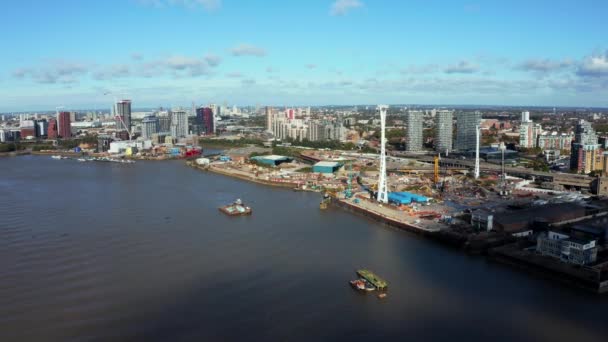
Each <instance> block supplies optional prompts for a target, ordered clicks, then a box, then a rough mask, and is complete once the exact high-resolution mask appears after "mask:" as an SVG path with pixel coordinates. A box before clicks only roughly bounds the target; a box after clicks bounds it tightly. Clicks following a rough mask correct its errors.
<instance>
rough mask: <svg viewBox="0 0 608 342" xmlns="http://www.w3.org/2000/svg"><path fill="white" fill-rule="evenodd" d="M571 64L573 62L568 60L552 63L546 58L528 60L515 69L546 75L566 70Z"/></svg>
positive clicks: (552, 61)
mask: <svg viewBox="0 0 608 342" xmlns="http://www.w3.org/2000/svg"><path fill="white" fill-rule="evenodd" d="M573 64H574V62H573V61H571V60H569V59H565V60H563V61H554V60H551V59H548V58H545V59H529V60H526V61H524V62H523V63H521V64H520V65H518V66H517V69H519V70H524V71H532V72H538V73H548V72H552V71H558V70H562V69H565V68H568V67H570V66H572V65H573Z"/></svg>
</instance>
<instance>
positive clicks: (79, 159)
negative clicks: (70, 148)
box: [77, 158, 87, 162]
mask: <svg viewBox="0 0 608 342" xmlns="http://www.w3.org/2000/svg"><path fill="white" fill-rule="evenodd" d="M77 160H78V161H79V162H86V161H87V160H86V159H84V158H78V159H77Z"/></svg>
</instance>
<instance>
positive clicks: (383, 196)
mask: <svg viewBox="0 0 608 342" xmlns="http://www.w3.org/2000/svg"><path fill="white" fill-rule="evenodd" d="M387 109H388V106H387V105H379V106H378V110H379V111H380V130H381V133H380V177H379V179H378V197H377V198H376V199H377V200H378V202H380V203H388V187H387V185H386V111H387Z"/></svg>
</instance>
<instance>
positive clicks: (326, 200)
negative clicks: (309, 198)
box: [319, 193, 331, 210]
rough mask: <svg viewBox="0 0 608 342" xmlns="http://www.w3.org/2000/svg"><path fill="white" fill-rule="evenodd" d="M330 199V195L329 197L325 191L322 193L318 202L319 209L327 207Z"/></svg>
mask: <svg viewBox="0 0 608 342" xmlns="http://www.w3.org/2000/svg"><path fill="white" fill-rule="evenodd" d="M330 201H331V197H329V194H327V193H325V194H324V195H323V199H322V200H321V203H320V204H319V209H322V210H324V209H327V207H328V206H329V202H330Z"/></svg>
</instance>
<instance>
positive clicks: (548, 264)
mask: <svg viewBox="0 0 608 342" xmlns="http://www.w3.org/2000/svg"><path fill="white" fill-rule="evenodd" d="M187 163H188V165H190V166H192V167H194V168H196V169H199V170H201V171H209V172H212V173H216V174H220V175H224V176H227V177H232V178H237V179H241V180H245V181H248V182H252V183H257V184H263V185H268V186H274V187H283V188H285V187H288V188H298V187H300V186H301V185H302V182H273V181H270V180H267V179H262V178H260V177H256V175H255V173H251V172H247V171H241V170H236V169H232V168H222V167H221V166H217V165H207V166H200V165H196V163H194V162H192V161H189V162H187ZM331 204H332V205H334V206H336V207H339V208H341V209H344V210H346V211H350V212H353V213H355V214H357V215H360V216H364V217H367V218H370V219H372V220H374V221H377V222H380V223H383V224H386V225H389V226H392V227H395V228H398V229H400V230H404V231H408V232H412V233H415V234H417V235H421V236H424V237H426V238H429V239H432V240H434V241H436V242H439V243H441V244H444V245H447V246H451V247H453V248H456V249H459V250H461V251H464V252H466V253H467V254H474V255H486V256H487V257H488V260H491V261H495V262H497V263H501V264H507V265H511V266H515V267H517V268H520V269H522V270H524V271H526V272H529V273H532V274H535V275H537V276H540V277H544V278H549V279H551V280H554V281H557V282H559V283H562V284H566V285H570V286H574V287H577V288H580V289H584V290H587V291H590V292H594V293H597V294H603V293H607V292H608V279H604V278H606V275H605V274H604V273H603V272H601V271H599V270H591V269H590V268H586V269H585V271H579V270H578V269H577V267H576V266H574V265H566V264H564V265H561V263H560V262H559V261H558V260H553V259H550V258H548V257H544V256H540V255H536V254H534V253H529V252H526V253H524V254H525V255H524V254H522V253H523V252H522V251H521V250H518V249H517V248H513V246H514V245H513V244H509V243H512V242H514V241H515V239H514V238H512V237H510V236H509V237H506V236H495V237H494V238H492V239H489V240H487V241H486V240H479V239H476V238H475V237H472V238H471V237H470V236H468V237H467V236H466V235H463V234H461V233H458V232H456V231H453V230H452V229H450V226H449V225H447V224H443V223H441V222H437V221H435V220H427V219H418V220H417V219H415V218H413V217H407V215H406V213H404V212H398V211H396V210H395V209H393V208H391V207H389V206H386V205H380V204H378V203H375V202H373V201H370V200H366V199H361V198H357V197H354V198H350V199H346V198H339V197H338V196H333V197H332V199H331Z"/></svg>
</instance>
